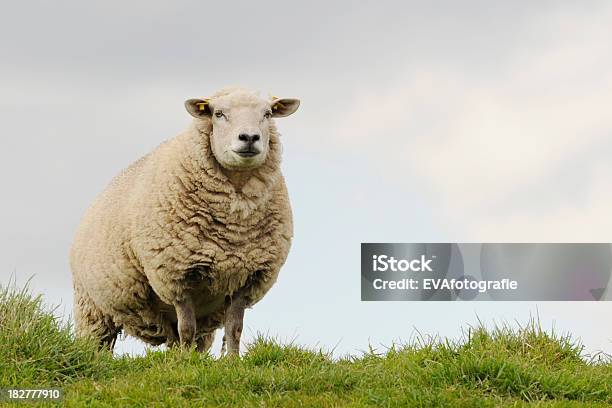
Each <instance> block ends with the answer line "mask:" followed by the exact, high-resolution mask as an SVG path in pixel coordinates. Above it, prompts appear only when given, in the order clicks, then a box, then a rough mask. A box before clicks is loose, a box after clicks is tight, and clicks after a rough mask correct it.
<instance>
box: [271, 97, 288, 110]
mask: <svg viewBox="0 0 612 408" xmlns="http://www.w3.org/2000/svg"><path fill="white" fill-rule="evenodd" d="M272 99H273V100H277V99H280V98H279V97H277V96H273V97H272ZM279 106H280V107H281V108H284V107H285V105H283V104H282V103H280V102H276V103H274V105H273V106H272V110H278V107H279Z"/></svg>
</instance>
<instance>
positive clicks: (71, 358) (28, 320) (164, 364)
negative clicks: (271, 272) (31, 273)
mask: <svg viewBox="0 0 612 408" xmlns="http://www.w3.org/2000/svg"><path fill="white" fill-rule="evenodd" d="M464 337H465V338H464V339H463V340H462V341H458V342H449V341H429V340H423V339H420V340H417V341H414V342H412V343H411V344H407V345H402V346H395V347H392V348H391V349H390V350H386V351H385V352H384V353H377V352H375V351H373V350H371V351H370V352H368V353H364V354H363V355H362V356H359V357H350V358H343V359H332V358H331V357H330V355H329V354H327V353H325V352H322V351H313V350H308V349H305V348H302V347H298V346H296V345H293V344H284V345H283V344H280V343H279V342H277V341H275V340H274V339H271V338H265V337H259V338H258V339H256V340H255V341H254V342H253V343H251V344H249V345H247V350H246V352H245V353H244V355H243V356H242V357H241V358H230V357H228V358H220V359H216V358H214V357H212V356H210V355H207V354H198V353H196V352H195V351H185V350H180V349H173V350H169V351H165V352H163V351H150V352H148V353H147V354H146V355H145V356H143V357H121V358H113V356H112V355H111V354H110V353H109V352H106V351H98V350H97V348H96V347H95V346H94V345H92V344H91V343H89V342H87V341H75V340H74V337H73V335H72V330H71V328H70V326H69V325H67V324H66V323H64V322H62V321H61V320H59V319H58V318H56V317H55V316H54V311H53V310H50V309H46V308H45V306H44V305H43V304H42V301H41V298H40V297H39V296H38V297H37V296H32V295H31V294H29V293H28V292H27V291H26V290H16V289H14V288H12V289H11V288H1V287H0V387H22V388H27V387H60V388H62V389H63V390H64V399H63V405H67V406H81V405H89V406H108V407H111V406H116V405H123V406H128V405H133V406H140V407H149V406H192V405H197V406H262V405H263V406H281V407H294V406H295V407H297V406H320V407H329V406H375V407H385V406H392V407H393V406H418V407H435V406H463V407H496V406H542V407H552V406H554V407H574V406H589V407H597V406H601V407H609V406H612V363H611V362H610V359H609V357H607V356H600V357H599V358H598V359H597V361H593V360H592V359H591V360H589V361H587V360H586V359H585V358H584V357H583V356H581V353H582V347H581V346H580V345H579V344H577V343H575V342H574V341H573V340H572V339H571V338H570V337H567V336H558V335H555V334H551V333H547V332H545V331H543V330H542V329H541V327H540V326H539V325H538V324H537V323H536V322H533V321H532V322H530V323H529V324H527V325H526V326H525V327H522V328H519V329H515V330H513V329H510V328H509V327H507V326H502V327H498V328H495V329H492V330H486V329H484V328H482V327H477V328H471V329H469V330H467V331H466V334H465V336H464ZM30 404H31V403H27V406H30ZM15 405H17V404H15ZM40 405H44V404H40ZM46 405H54V404H53V403H46ZM22 406H23V405H22Z"/></svg>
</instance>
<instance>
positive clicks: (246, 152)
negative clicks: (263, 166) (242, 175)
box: [234, 149, 259, 157]
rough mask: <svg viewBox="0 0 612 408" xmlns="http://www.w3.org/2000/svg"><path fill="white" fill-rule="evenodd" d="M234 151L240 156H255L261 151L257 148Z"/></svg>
mask: <svg viewBox="0 0 612 408" xmlns="http://www.w3.org/2000/svg"><path fill="white" fill-rule="evenodd" d="M234 153H236V154H237V155H238V156H240V157H253V156H257V155H258V154H259V152H258V151H257V150H252V149H248V150H234Z"/></svg>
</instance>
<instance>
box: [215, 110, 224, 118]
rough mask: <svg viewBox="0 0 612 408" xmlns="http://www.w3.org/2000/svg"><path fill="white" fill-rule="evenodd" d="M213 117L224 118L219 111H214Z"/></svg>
mask: <svg viewBox="0 0 612 408" xmlns="http://www.w3.org/2000/svg"><path fill="white" fill-rule="evenodd" d="M215 116H216V117H218V118H222V117H223V116H225V115H224V114H223V112H221V111H220V110H218V111H215Z"/></svg>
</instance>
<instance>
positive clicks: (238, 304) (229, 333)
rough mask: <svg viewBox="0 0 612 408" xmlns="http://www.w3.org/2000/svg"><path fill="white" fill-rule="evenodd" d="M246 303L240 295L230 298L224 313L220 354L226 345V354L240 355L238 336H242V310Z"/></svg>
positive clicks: (223, 351)
mask: <svg viewBox="0 0 612 408" xmlns="http://www.w3.org/2000/svg"><path fill="white" fill-rule="evenodd" d="M246 307H247V301H246V299H245V298H244V296H242V295H241V294H240V293H237V294H235V295H234V296H232V298H231V303H230V305H229V306H228V308H227V310H226V311H225V325H224V326H225V333H224V335H223V347H222V349H221V353H222V354H224V353H225V350H226V349H225V347H226V344H227V353H228V354H236V355H237V354H239V353H240V336H241V335H242V324H243V320H244V309H246Z"/></svg>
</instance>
